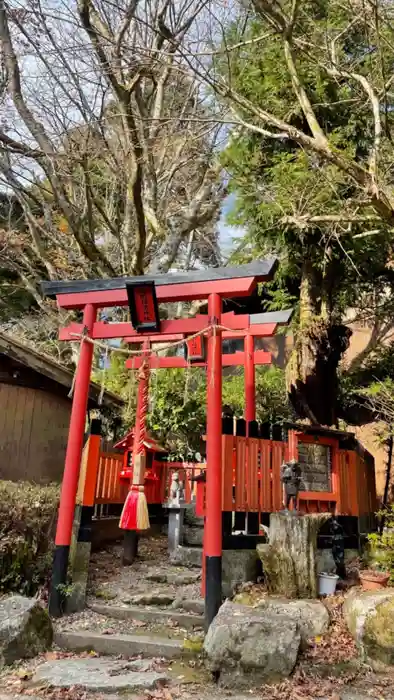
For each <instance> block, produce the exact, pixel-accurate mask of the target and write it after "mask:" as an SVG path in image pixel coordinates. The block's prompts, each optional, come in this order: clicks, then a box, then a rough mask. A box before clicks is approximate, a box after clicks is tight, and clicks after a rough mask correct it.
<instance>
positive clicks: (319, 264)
mask: <svg viewBox="0 0 394 700" xmlns="http://www.w3.org/2000/svg"><path fill="white" fill-rule="evenodd" d="M387 7H388V6H387V4H385V5H379V4H375V3H371V2H367V3H366V4H362V5H360V4H359V3H353V2H345V3H338V2H335V1H334V2H330V1H328V0H324V1H323V0H322V1H321V2H318V3H316V2H306V3H299V2H297V1H294V2H292V3H287V2H281V3H279V2H278V3H276V2H259V1H258V0H256V1H255V2H254V10H255V12H254V13H250V12H249V11H244V12H241V13H240V17H239V18H238V19H237V21H236V22H234V23H233V25H232V26H231V27H230V28H229V29H228V31H227V33H226V35H225V37H224V39H223V40H222V41H221V44H220V46H219V47H218V50H217V54H216V56H215V70H214V71H212V70H211V71H210V72H209V73H208V72H207V71H205V67H204V66H203V64H202V63H200V64H199V66H198V67H197V69H196V70H197V72H198V74H199V76H200V78H201V79H203V80H205V81H206V82H207V83H209V84H210V86H211V87H212V88H213V90H214V91H215V92H216V94H217V96H218V97H219V100H220V102H221V103H225V104H227V105H228V107H229V116H228V120H229V121H232V122H233V123H235V124H236V125H237V127H236V129H235V130H234V131H233V133H232V136H231V137H230V145H229V147H228V149H227V153H226V155H225V164H226V166H227V168H228V171H229V175H230V186H231V187H232V188H233V189H234V191H235V192H236V194H237V196H238V200H237V202H236V212H235V214H234V221H235V223H237V224H240V225H243V226H245V227H246V229H247V236H246V237H245V238H244V240H243V241H242V243H241V245H240V246H239V250H238V257H243V258H245V257H254V256H256V255H261V254H264V253H267V252H273V251H275V252H277V253H278V255H279V256H280V259H281V276H280V280H279V285H276V294H275V295H274V302H275V303H281V302H283V301H286V302H288V301H289V300H290V301H291V299H293V300H298V301H299V329H298V333H297V335H296V342H295V350H294V353H293V356H292V358H291V360H290V363H289V366H288V387H289V391H290V394H291V396H292V399H293V402H294V404H295V406H296V407H297V410H298V412H299V413H301V414H302V415H304V416H306V417H308V418H309V419H310V420H312V421H316V420H317V421H319V422H322V423H328V424H331V423H335V421H336V418H337V411H336V408H337V407H336V394H337V380H336V374H337V367H338V363H339V362H340V360H341V357H342V354H343V351H344V350H345V349H346V347H347V343H348V336H349V331H348V328H347V326H346V325H344V323H343V321H344V318H345V312H347V311H348V309H349V307H350V308H353V309H355V312H356V315H357V314H358V316H359V317H362V318H363V320H366V321H371V318H372V319H373V323H374V332H373V334H372V339H371V343H370V347H369V348H368V350H372V349H373V346H374V344H375V345H376V343H377V342H378V340H379V339H380V338H381V337H382V335H384V333H385V332H386V331H387V318H388V313H387V310H388V309H389V310H390V313H391V309H392V306H393V294H392V284H393V274H392V271H391V257H392V232H391V226H392V209H391V207H392V204H391V200H390V197H391V190H392V175H391V167H392V163H393V156H394V150H393V145H392V138H391V130H392V124H393V120H392V110H391V109H390V84H391V82H390V70H391V69H392V58H393V50H394V49H393V48H392V44H391V39H390V35H391V25H390V17H389V15H388V10H387ZM356 10H357V12H356ZM373 10H374V11H373ZM377 105H379V107H378V109H377ZM393 201H394V200H393ZM278 286H279V289H278ZM322 396H324V399H325V400H324V401H322Z"/></svg>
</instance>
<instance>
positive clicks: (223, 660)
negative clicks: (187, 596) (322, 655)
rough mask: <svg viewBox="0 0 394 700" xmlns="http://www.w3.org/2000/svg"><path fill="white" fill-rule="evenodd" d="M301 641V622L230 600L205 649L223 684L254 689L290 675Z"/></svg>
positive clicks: (217, 617) (213, 669)
mask: <svg viewBox="0 0 394 700" xmlns="http://www.w3.org/2000/svg"><path fill="white" fill-rule="evenodd" d="M300 642H301V635H300V632H299V630H298V626H297V623H296V622H293V621H292V620H290V619H289V618H288V617H283V616H281V615H271V614H268V613H267V612H266V611H262V610H258V609H256V608H249V607H247V606H245V605H237V604H235V603H231V602H230V601H226V602H225V603H224V605H222V607H221V608H220V610H219V612H218V614H217V616H216V617H215V619H214V620H213V622H212V624H211V626H210V628H209V630H208V633H207V636H206V637H205V642H204V650H205V653H206V655H207V663H208V666H209V668H210V670H211V671H213V672H215V673H217V674H218V675H219V680H220V683H221V684H224V685H231V686H232V687H241V688H242V687H245V686H246V687H248V688H250V687H251V686H253V685H255V684H257V683H262V682H267V681H273V680H276V679H280V678H286V677H287V676H289V675H290V674H291V673H292V671H293V669H294V666H295V664H296V661H297V656H298V652H299V648H300Z"/></svg>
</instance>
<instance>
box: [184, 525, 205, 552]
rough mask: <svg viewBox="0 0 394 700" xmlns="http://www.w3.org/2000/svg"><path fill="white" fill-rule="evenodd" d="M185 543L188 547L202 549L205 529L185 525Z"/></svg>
mask: <svg viewBox="0 0 394 700" xmlns="http://www.w3.org/2000/svg"><path fill="white" fill-rule="evenodd" d="M183 541H184V543H185V544H188V545H194V546H197V547H202V545H203V542H204V528H203V527H190V525H185V527H184V528H183Z"/></svg>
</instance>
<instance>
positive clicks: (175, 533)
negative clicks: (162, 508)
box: [168, 503, 185, 554]
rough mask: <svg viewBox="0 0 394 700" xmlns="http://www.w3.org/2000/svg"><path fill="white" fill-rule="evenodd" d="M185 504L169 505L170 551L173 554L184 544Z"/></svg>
mask: <svg viewBox="0 0 394 700" xmlns="http://www.w3.org/2000/svg"><path fill="white" fill-rule="evenodd" d="M184 518H185V504H182V503H179V504H178V503H177V504H171V505H169V506H168V551H169V553H170V554H173V553H174V552H175V551H176V550H177V549H178V547H179V545H182V544H183V522H184Z"/></svg>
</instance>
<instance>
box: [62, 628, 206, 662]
mask: <svg viewBox="0 0 394 700" xmlns="http://www.w3.org/2000/svg"><path fill="white" fill-rule="evenodd" d="M54 643H55V644H56V645H57V646H58V647H59V648H60V649H64V650H66V651H76V652H79V651H95V652H97V653H98V654H103V655H106V656H126V657H130V656H139V655H142V656H145V657H156V658H157V657H162V658H165V659H179V658H180V657H182V656H190V655H191V654H193V653H198V652H199V651H200V650H201V647H198V645H194V644H188V643H187V640H185V641H183V640H177V639H165V638H164V637H155V636H153V635H152V636H142V635H133V634H111V635H108V634H100V633H99V632H88V631H80V632H71V631H70V632H68V631H62V632H55V635H54Z"/></svg>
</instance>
